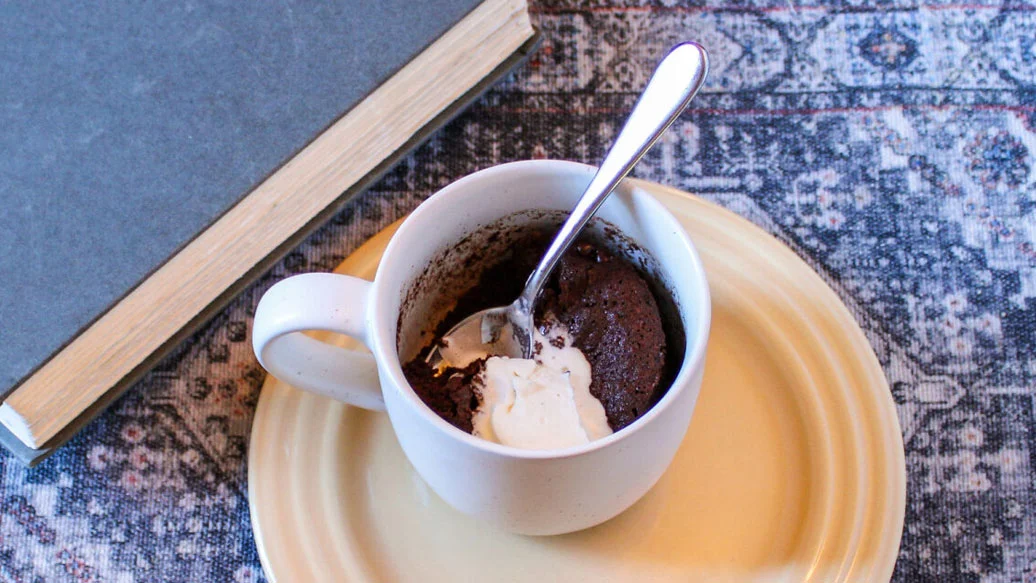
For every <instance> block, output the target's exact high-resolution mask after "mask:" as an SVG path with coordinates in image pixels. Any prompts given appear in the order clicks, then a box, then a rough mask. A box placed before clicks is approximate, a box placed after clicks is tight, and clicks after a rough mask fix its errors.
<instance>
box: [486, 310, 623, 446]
mask: <svg viewBox="0 0 1036 583" xmlns="http://www.w3.org/2000/svg"><path fill="white" fill-rule="evenodd" d="M548 334H549V337H547V336H544V335H543V334H541V333H540V332H539V331H536V332H535V333H534V336H533V345H534V346H535V347H536V350H535V354H534V355H533V358H531V359H523V358H508V357H501V356H494V357H491V358H489V359H487V360H486V365H485V371H484V372H483V373H482V374H481V375H480V376H479V377H477V378H476V383H477V392H478V393H479V395H480V399H479V406H478V409H477V410H476V411H475V413H474V415H473V417H472V425H473V430H472V434H473V435H476V436H478V437H481V438H483V439H486V440H489V441H494V442H496V443H501V444H503V445H509V446H513V447H520V448H524V449H561V448H565V447H571V446H574V445H580V444H584V443H589V442H590V441H593V440H595V439H600V438H601V437H605V436H607V435H610V434H611V433H612V430H611V428H610V427H609V426H608V419H607V417H606V415H605V411H604V406H603V405H601V402H600V401H598V400H597V399H596V398H595V397H594V396H593V395H591V394H590V363H589V362H587V360H586V357H585V356H583V353H582V352H580V351H579V349H577V348H575V347H574V346H572V342H571V337H570V336H569V335H568V332H567V330H565V329H564V327H563V326H561V325H560V324H558V323H552V325H551V328H550V330H549V332H548Z"/></svg>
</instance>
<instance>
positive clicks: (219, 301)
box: [0, 29, 542, 467]
mask: <svg viewBox="0 0 1036 583" xmlns="http://www.w3.org/2000/svg"><path fill="white" fill-rule="evenodd" d="M541 42H542V35H541V33H539V32H538V31H537V30H535V29H533V32H532V36H531V37H529V38H528V39H527V40H526V41H525V43H524V44H522V45H521V46H520V47H519V48H518V49H517V50H515V51H514V52H513V53H512V54H511V56H510V57H509V58H507V59H505V60H504V61H502V62H501V63H500V65H498V67H497V68H496V69H494V70H492V71H491V72H490V73H489V74H487V75H486V76H484V77H483V78H482V80H481V81H480V82H479V83H477V84H475V85H474V86H472V88H471V89H470V90H469V91H468V92H466V93H465V94H463V95H462V96H461V97H459V98H458V99H457V100H455V101H454V102H453V103H452V104H451V105H450V106H449V107H447V108H446V109H444V110H443V111H442V112H441V113H440V114H439V115H438V116H436V117H435V118H433V119H431V120H430V121H429V122H428V123H427V124H425V126H423V127H422V128H421V129H420V130H418V131H417V132H415V133H414V134H413V135H412V136H411V138H410V139H409V140H408V141H407V142H405V143H404V144H403V145H402V146H401V147H400V148H399V149H397V150H396V151H395V152H393V153H392V154H391V155H389V156H388V157H386V158H385V159H384V160H383V161H382V163H380V164H379V165H378V166H376V167H375V168H374V169H373V170H372V171H371V172H370V173H369V174H368V175H366V176H364V177H363V178H362V179H361V180H359V181H357V182H356V183H355V184H354V185H353V186H352V187H350V188H348V189H347V190H346V191H344V192H343V193H342V194H341V195H340V196H339V198H338V199H336V200H335V201H334V202H333V203H332V204H330V205H328V206H327V207H325V209H324V210H323V211H321V212H320V213H318V214H317V215H316V216H314V217H313V219H312V220H311V221H310V222H309V223H307V225H306V226H305V227H303V228H302V229H300V230H298V231H297V232H296V233H295V234H294V235H292V236H291V237H289V238H288V239H286V240H285V241H284V242H282V243H281V244H280V245H279V246H278V247H276V248H275V249H274V250H273V251H272V252H271V253H270V254H268V255H267V256H266V257H265V258H263V259H262V260H261V261H259V262H257V263H256V264H255V265H254V266H253V267H252V268H251V269H250V270H249V271H248V272H247V273H246V274H245V275H244V276H243V277H241V278H239V279H238V280H237V281H236V282H235V283H234V284H232V285H231V286H229V287H228V288H226V289H225V290H224V291H223V292H222V293H221V294H220V295H219V296H218V297H217V298H216V299H215V300H213V301H212V302H211V303H210V304H209V305H208V306H206V307H205V308H204V309H202V310H201V311H199V313H198V314H197V315H196V316H195V318H193V319H192V321H191V322H189V323H188V324H187V325H185V326H184V327H182V328H181V329H180V330H179V331H178V332H177V333H176V334H174V335H173V336H171V337H170V338H169V339H168V340H167V341H166V342H164V343H163V345H162V346H160V347H159V348H158V349H156V350H155V351H153V352H152V353H151V354H150V355H148V356H146V357H145V358H144V359H143V360H142V361H141V362H140V363H139V365H138V366H137V367H135V369H134V370H133V371H132V372H130V373H129V374H127V375H126V376H124V377H123V378H122V379H120V380H118V381H117V382H116V383H115V384H113V385H112V387H111V388H109V389H108V390H107V391H106V392H105V393H104V394H103V395H102V396H101V397H100V398H98V399H97V400H95V401H94V402H93V403H92V404H91V405H90V406H89V407H87V408H86V409H85V410H84V411H83V412H82V413H81V414H80V415H78V416H77V417H76V418H75V419H74V420H72V421H71V422H70V423H68V424H66V425H65V426H64V427H63V428H62V429H61V430H59V431H58V432H56V433H55V434H54V436H53V437H51V438H50V439H49V440H47V441H46V442H44V443H43V444H42V445H36V446H35V447H34V446H33V441H34V440H33V439H32V435H31V431H30V430H29V428H28V425H27V424H26V422H25V418H24V417H23V416H22V415H21V414H19V413H18V412H17V411H16V410H15V409H14V408H13V407H11V406H10V405H9V404H8V403H6V402H4V403H2V404H0V445H3V446H4V447H5V448H6V449H7V450H8V451H9V452H10V453H12V454H14V455H15V457H16V458H18V459H19V460H21V461H22V462H24V463H26V464H27V465H28V466H30V467H31V466H34V465H36V464H37V463H39V462H41V461H43V460H44V459H45V458H46V457H48V456H49V455H50V454H51V453H53V452H54V451H55V450H56V449H57V448H59V447H60V446H61V445H63V444H64V443H65V442H67V441H68V440H69V439H71V437H73V436H74V435H75V434H76V433H78V431H79V430H80V429H81V428H82V427H83V426H84V425H86V424H87V423H89V421H91V420H92V419H93V418H95V417H96V416H97V415H99V414H100V413H101V412H103V411H104V410H105V409H107V408H108V407H109V406H110V405H111V404H112V402H114V401H115V400H116V399H117V398H118V397H120V396H121V395H123V394H124V393H125V392H126V391H127V390H129V389H130V388H131V387H132V386H133V385H134V384H135V383H137V382H138V381H140V380H141V379H142V378H143V377H144V376H145V375H146V374H147V373H148V372H149V371H150V370H152V369H153V368H154V366H155V365H156V364H158V362H160V361H161V360H162V359H163V358H165V357H166V356H168V355H169V354H170V353H171V352H172V351H173V349H175V348H176V347H177V346H178V345H180V344H181V343H182V342H184V341H185V340H186V339H187V338H188V337H189V336H190V335H192V334H194V333H195V332H197V331H198V329H199V328H201V326H202V325H204V324H205V323H206V322H208V321H209V320H210V319H211V318H212V317H213V316H215V315H216V314H218V313H219V312H220V311H221V310H222V309H223V308H225V307H226V305H227V304H228V303H229V302H230V301H231V300H232V299H233V298H234V297H237V296H238V295H239V294H240V293H241V292H242V291H243V290H244V289H245V288H247V287H248V286H249V285H252V284H254V283H255V282H256V281H257V280H258V278H259V277H260V276H261V274H262V273H263V272H265V271H267V270H268V269H269V268H270V267H272V266H273V265H275V264H276V263H277V262H278V261H280V260H281V259H283V257H284V256H285V255H286V254H287V253H288V252H290V251H291V250H292V249H294V248H295V247H297V246H298V245H299V244H300V243H301V242H302V240H304V239H305V238H306V237H307V236H309V235H310V234H312V232H313V231H315V230H316V229H317V228H319V227H320V226H321V225H323V224H324V223H326V221H327V220H328V219H330V217H332V216H333V215H335V214H337V212H339V211H340V210H341V209H342V208H343V207H344V206H345V205H346V204H347V203H348V202H349V201H351V200H352V199H353V198H355V197H356V196H357V195H359V194H360V193H362V192H363V191H364V190H366V189H368V188H369V187H370V186H372V185H373V184H374V183H375V182H377V181H378V180H379V179H380V178H381V177H383V176H384V175H385V174H386V173H387V172H388V171H389V170H390V169H391V168H392V167H393V166H395V165H396V164H397V163H398V162H399V160H401V159H402V158H403V157H405V156H406V155H407V154H409V153H410V152H411V151H413V149H415V148H416V147H417V146H419V145H420V144H422V143H424V142H425V141H426V140H427V139H428V137H429V136H430V135H431V134H433V133H434V132H436V131H438V129H439V128H441V127H442V126H443V125H445V124H447V123H448V122H449V121H450V120H452V119H453V118H455V117H456V116H457V115H459V114H460V113H462V112H463V111H464V110H466V109H467V108H468V107H469V106H470V105H471V104H472V103H474V102H475V101H476V100H477V99H478V98H479V97H481V96H482V95H483V94H484V93H485V92H486V91H488V90H489V89H490V88H491V87H492V86H493V85H495V84H496V83H497V82H498V81H499V80H500V79H502V78H503V77H504V76H506V75H507V74H509V73H510V72H512V71H513V70H515V69H516V68H518V67H520V66H521V65H522V64H523V63H524V62H525V61H527V60H528V58H529V57H530V56H531V55H532V53H534V52H535V51H536V49H537V48H538V47H539V45H540V43H541ZM343 117H344V116H343ZM332 125H333V124H332ZM329 127H330V126H329ZM325 129H326V128H325ZM300 151H301V150H300ZM293 159H294V156H293V157H292V158H289V159H287V160H286V161H285V164H288V163H290V162H291V161H292V160H293ZM275 172H276V170H275V171H274V172H273V173H275ZM273 173H271V174H273ZM247 196H248V195H245V197H247ZM113 309H114V307H113ZM30 376H31V375H30ZM15 390H17V387H16V388H15V389H13V390H12V391H10V392H11V393H13V392H14V391H15ZM5 410H7V411H9V412H6V413H5Z"/></svg>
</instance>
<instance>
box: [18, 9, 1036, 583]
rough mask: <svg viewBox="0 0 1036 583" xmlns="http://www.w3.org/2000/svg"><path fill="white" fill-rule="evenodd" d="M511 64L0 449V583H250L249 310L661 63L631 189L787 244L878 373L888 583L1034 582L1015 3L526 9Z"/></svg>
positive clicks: (1026, 112)
mask: <svg viewBox="0 0 1036 583" xmlns="http://www.w3.org/2000/svg"><path fill="white" fill-rule="evenodd" d="M533 10H534V11H535V15H534V16H535V19H536V20H537V22H538V24H539V26H540V27H541V29H542V31H543V33H544V35H545V42H544V45H543V48H542V50H541V51H540V52H539V54H538V55H537V56H536V57H535V58H534V59H533V61H532V62H531V63H530V64H529V66H528V67H527V68H526V69H524V70H522V71H521V72H519V73H517V74H516V75H514V76H513V77H512V78H510V79H509V80H508V81H506V82H505V83H504V84H503V85H501V86H500V87H498V88H497V89H495V90H493V91H492V92H491V93H489V94H488V95H487V96H486V97H485V98H484V99H482V100H481V102H480V103H479V104H478V105H477V106H475V107H474V108H473V109H471V110H470V111H469V112H468V113H466V114H465V115H463V116H462V117H460V118H459V119H457V120H455V121H454V122H452V123H451V124H450V125H449V126H448V127H446V128H444V129H443V130H442V131H440V132H438V133H437V134H436V135H435V137H434V138H433V139H432V140H431V141H430V142H429V143H428V144H426V145H425V146H423V147H422V148H420V149H419V150H418V151H417V152H415V153H414V154H413V155H411V156H410V157H408V158H407V159H406V160H405V161H403V162H402V163H401V164H400V165H399V166H398V167H397V168H395V169H394V170H393V171H392V172H391V174H390V175H389V176H387V177H386V178H385V179H384V180H382V181H381V182H380V183H379V184H378V185H377V186H376V187H375V188H374V189H373V190H372V191H371V192H369V193H367V194H366V195H364V196H363V197H362V198H360V199H358V200H356V201H355V202H353V203H352V204H350V205H349V206H348V207H347V208H346V209H345V210H344V211H342V212H341V213H340V214H339V215H338V216H337V217H335V218H334V219H333V220H332V221H331V222H330V223H329V224H328V225H326V226H325V227H324V228H322V229H321V230H320V231H319V232H317V233H316V234H315V235H313V236H312V237H311V238H310V239H309V240H308V241H306V242H305V243H304V244H303V245H301V246H300V247H299V248H298V249H297V250H295V251H294V252H293V253H291V254H290V255H289V256H288V257H287V258H286V259H285V260H284V261H283V262H281V263H280V264H279V265H278V266H277V267H276V268H275V269H273V270H272V271H271V272H270V273H269V274H267V275H265V276H264V277H263V278H262V280H261V281H260V282H258V283H257V284H256V285H255V286H253V287H252V288H251V289H250V290H249V291H247V292H245V293H244V294H242V295H241V296H240V297H239V298H237V299H236V300H235V301H234V302H233V303H232V304H231V305H230V306H229V307H228V308H227V309H226V310H224V311H223V313H222V314H220V315H219V316H218V317H217V318H215V319H214V320H213V321H212V322H211V323H210V324H208V325H207V326H206V327H205V329H204V330H202V331H201V332H200V333H198V334H197V335H196V336H195V337H193V338H192V339H190V340H189V341H188V342H185V343H184V344H183V345H182V346H181V347H180V348H179V349H178V351H177V352H176V353H175V354H174V355H172V356H171V357H169V358H167V359H166V360H165V361H164V362H163V363H162V364H161V366H159V367H158V368H157V369H156V370H155V371H154V372H152V373H151V374H150V375H148V376H147V378H146V379H144V380H143V381H142V382H140V383H139V385H138V386H136V387H135V388H134V389H133V390H132V391H131V392H130V393H128V394H127V396H126V397H124V398H123V399H121V400H120V401H119V402H118V403H116V405H114V406H113V407H112V408H111V409H110V410H109V411H108V412H107V413H105V414H104V415H102V416H101V417H100V418H99V419H97V420H96V421H94V422H93V423H91V424H90V425H89V427H88V428H87V429H86V430H85V431H84V432H83V433H82V434H81V435H79V436H78V437H77V438H75V439H74V440H73V441H72V442H71V443H69V444H68V445H67V446H66V447H65V448H64V449H62V450H61V451H60V452H59V453H57V454H56V455H55V456H53V457H52V458H51V459H49V460H48V461H46V462H44V463H43V464H42V465H41V466H39V467H38V468H36V469H33V470H26V469H25V468H23V467H22V466H21V465H20V464H19V463H18V462H16V461H14V460H13V459H10V458H7V457H0V581H25V582H44V581H46V582H51V581H116V582H123V581H127V582H128V581H156V582H157V581H236V582H241V583H244V582H253V581H258V580H262V579H263V575H262V572H261V568H260V566H259V562H258V557H257V554H256V550H255V545H254V543H253V541H252V538H251V528H250V525H249V517H248V507H247V499H246V489H247V483H246V476H245V457H246V444H247V442H248V436H249V428H250V423H251V417H252V413H253V410H254V407H255V404H256V401H257V399H258V390H259V387H260V385H261V382H262V379H263V371H262V370H261V369H260V368H259V367H258V365H257V364H256V362H255V360H254V358H253V356H252V353H251V349H250V345H249V341H248V340H249V330H250V327H251V321H250V319H251V313H252V310H253V309H254V307H255V305H256V302H257V301H258V298H259V297H260V296H261V294H262V292H263V291H264V290H266V289H267V288H268V287H269V286H270V285H272V283H273V282H275V281H277V280H279V279H281V278H283V277H285V276H286V275H289V274H294V273H301V272H306V271H313V270H330V269H331V268H333V267H334V266H335V265H337V264H338V263H339V262H340V261H342V259H344V258H345V257H346V256H347V255H348V254H349V253H350V252H351V251H352V250H353V249H355V248H356V247H357V246H358V245H359V244H360V243H361V242H363V241H364V239H366V238H367V237H369V236H371V235H372V234H374V233H376V232H377V231H378V230H380V229H381V228H382V227H384V226H386V225H388V224H389V223H391V222H392V221H394V220H396V219H397V218H399V217H401V216H402V215H404V214H405V213H406V212H408V211H409V210H411V209H412V208H414V206H416V205H417V204H418V203H419V202H420V201H421V200H423V199H424V198H426V197H427V196H428V195H430V194H431V193H432V192H434V191H435V190H437V189H438V188H440V187H442V186H444V185H445V184H447V183H449V182H451V181H453V180H455V179H456V178H458V177H460V176H463V175H465V174H468V173H470V172H472V171H474V170H477V169H480V168H484V167H486V166H490V165H493V164H497V163H501V162H506V161H511V160H518V159H524V158H542V157H549V158H561V159H571V160H579V161H585V162H591V163H592V162H594V161H596V160H598V159H599V158H600V156H601V155H602V153H603V151H604V149H605V148H606V147H607V145H608V144H609V142H610V140H611V139H612V137H613V135H614V133H615V131H616V130H617V128H618V127H619V126H620V124H621V123H622V122H623V120H624V117H625V114H626V113H627V112H628V111H629V109H630V107H631V105H632V103H633V101H634V100H635V97H636V93H637V91H639V89H640V88H641V87H642V85H643V83H644V82H645V80H646V79H647V77H648V76H649V75H650V73H651V71H652V69H653V65H654V63H655V61H656V60H657V58H658V57H659V56H660V55H661V54H663V53H664V51H665V50H666V49H667V48H668V47H669V46H670V45H672V44H673V43H675V42H677V41H679V40H683V39H696V40H699V41H700V42H702V43H703V44H704V45H705V46H706V47H708V48H709V50H710V51H711V53H712V57H713V70H712V74H711V76H710V78H709V80H708V84H707V86H706V88H705V90H704V91H703V93H702V94H701V95H700V96H699V97H698V98H697V99H696V100H695V102H694V104H693V106H692V109H691V110H690V111H689V112H687V113H686V114H685V115H684V116H683V117H682V118H681V120H680V121H679V122H678V123H677V125H676V126H675V127H674V129H673V130H672V131H670V133H669V134H668V135H667V136H666V138H665V139H664V141H663V142H662V143H660V144H659V145H658V146H657V147H656V148H655V149H654V150H653V151H652V152H651V153H650V154H649V155H648V157H647V158H646V159H645V160H644V161H643V163H641V164H640V166H639V167H638V168H637V170H636V172H635V174H636V175H637V176H639V177H642V178H648V179H651V180H656V181H658V182H662V183H664V184H670V185H674V186H677V187H679V188H682V189H685V190H689V191H692V192H695V193H698V194H700V195H701V196H703V197H705V198H707V199H709V200H712V201H715V202H717V203H719V204H721V205H723V206H726V207H728V208H730V209H732V210H734V211H736V212H738V213H740V214H742V215H743V216H745V217H747V218H749V219H750V220H752V221H754V222H755V223H756V224H758V225H760V226H761V227H763V228H764V229H766V230H767V231H769V232H771V233H773V234H774V235H775V236H777V237H778V238H780V239H781V240H782V241H784V242H785V243H786V244H788V245H789V246H790V247H791V248H792V249H794V250H795V251H796V252H797V253H798V254H799V255H800V256H802V257H804V258H805V259H806V260H807V261H808V262H809V263H810V264H811V265H812V266H813V267H814V268H815V269H816V270H817V271H818V272H820V273H821V275H822V276H823V277H824V278H825V279H826V280H827V281H828V282H829V283H830V285H831V286H832V287H833V288H834V289H835V290H836V291H837V292H838V293H839V295H840V296H841V297H842V299H843V300H844V301H845V302H846V304H847V305H848V306H849V307H850V309H851V310H852V311H853V313H854V314H855V316H856V318H857V319H858V321H859V322H860V323H861V325H862V326H863V328H864V330H865V331H866V332H867V334H868V337H869V339H870V341H871V343H872V344H873V346H874V348H875V351H876V352H877V354H878V357H879V359H880V360H881V363H882V365H883V366H884V368H885V371H886V374H887V376H888V379H889V383H890V385H891V386H892V391H893V396H894V398H895V401H896V403H897V404H898V407H899V414H900V420H901V423H902V427H903V432H904V439H905V443H906V460H907V473H908V506H907V516H906V527H905V530H904V533H903V543H902V549H901V551H900V555H899V562H898V564H897V568H896V573H895V576H894V580H895V581H958V582H964V581H988V582H1008V581H1036V484H1034V478H1033V476H1034V475H1036V473H1034V467H1033V466H1034V464H1036V421H1034V418H1033V415H1034V397H1036V356H1034V346H1036V247H1034V245H1036V176H1034V173H1033V165H1034V162H1036V158H1034V156H1036V129H1034V122H1036V113H1034V110H1036V34H1034V31H1036V5H1034V4H1032V3H1029V2H1024V1H1021V0H1018V1H1014V0H1012V1H1010V2H1003V3H1000V2H983V1H981V0H980V1H979V2H978V3H974V4H959V3H943V2H941V1H939V0H936V1H934V2H930V3H927V4H918V3H916V2H915V1H914V0H882V1H880V2H877V3H875V4H874V5H872V4H869V3H864V2H860V1H859V0H843V1H832V2H820V3H803V2H799V1H798V0H705V1H704V2H702V3H696V4H680V3H670V2H666V1H665V0H662V1H661V2H659V3H653V2H649V3H643V4H642V3H637V2H632V3H624V2H610V3H608V4H601V5H598V4H593V5H584V4H582V3H568V2H557V3H546V2H544V3H535V4H534V5H533Z"/></svg>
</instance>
